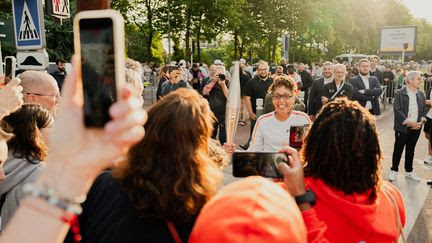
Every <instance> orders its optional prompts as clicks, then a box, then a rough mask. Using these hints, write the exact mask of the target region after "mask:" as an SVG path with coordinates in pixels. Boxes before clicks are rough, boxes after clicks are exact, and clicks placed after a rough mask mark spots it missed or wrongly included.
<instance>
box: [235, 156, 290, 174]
mask: <svg viewBox="0 0 432 243" xmlns="http://www.w3.org/2000/svg"><path fill="white" fill-rule="evenodd" d="M287 161H288V157H287V155H286V154H284V153H267V152H235V153H233V157H232V165H233V176H234V177H247V176H252V175H259V176H263V177H268V178H283V176H282V175H281V174H280V173H279V170H278V168H277V164H279V163H281V162H285V163H286V162H287Z"/></svg>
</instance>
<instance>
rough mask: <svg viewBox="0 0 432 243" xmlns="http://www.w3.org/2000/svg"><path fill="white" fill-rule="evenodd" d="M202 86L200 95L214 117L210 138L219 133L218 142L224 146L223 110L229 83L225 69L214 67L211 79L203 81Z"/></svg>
mask: <svg viewBox="0 0 432 243" xmlns="http://www.w3.org/2000/svg"><path fill="white" fill-rule="evenodd" d="M202 86H203V90H202V93H203V95H204V97H205V98H206V99H207V100H208V102H209V105H210V109H211V111H213V113H214V115H215V117H216V121H215V124H214V126H213V135H212V138H216V135H217V134H218V131H219V141H220V143H221V144H224V143H225V141H226V132H225V108H226V101H227V97H228V86H229V81H228V80H227V79H226V76H225V67H223V66H216V67H215V69H214V72H213V75H212V77H211V78H210V79H209V80H208V81H207V82H205V81H203V84H202Z"/></svg>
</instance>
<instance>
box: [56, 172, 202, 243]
mask: <svg viewBox="0 0 432 243" xmlns="http://www.w3.org/2000/svg"><path fill="white" fill-rule="evenodd" d="M79 223H80V229H81V235H82V241H81V242H83V243H85V242H104V243H110V242H112V243H114V242H116V243H117V242H122V243H132V242H133V243H135V242H136V243H142V242H155V243H156V242H174V239H173V237H172V236H171V233H170V231H169V229H168V227H167V225H166V223H165V221H152V222H147V221H144V220H143V219H141V218H140V217H139V214H138V212H137V211H136V210H135V207H134V206H133V205H132V203H131V202H130V200H129V197H128V195H127V193H126V192H125V191H124V190H123V189H122V187H121V185H120V182H119V181H117V180H115V179H114V178H112V176H111V172H104V173H102V174H101V175H100V176H99V177H98V178H97V179H96V181H95V182H94V183H93V185H92V188H91V189H90V191H89V193H88V195H87V200H86V201H85V203H84V204H83V213H82V214H81V216H80V217H79ZM194 223H195V222H191V223H189V224H187V225H178V224H176V225H175V227H176V230H177V232H178V234H179V235H180V238H181V239H182V241H183V242H187V241H188V239H189V235H190V233H191V232H192V227H193V224H194ZM71 236H72V234H71V233H69V234H68V237H67V238H66V240H65V242H74V241H73V240H72V237H71Z"/></svg>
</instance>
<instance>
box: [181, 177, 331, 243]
mask: <svg viewBox="0 0 432 243" xmlns="http://www.w3.org/2000/svg"><path fill="white" fill-rule="evenodd" d="M309 213H310V212H309ZM324 227H325V226H324ZM306 233H307V232H306V227H305V224H304V222H303V220H302V217H301V213H300V210H299V209H298V207H297V204H296V203H295V202H294V200H293V198H292V197H291V196H290V195H289V194H288V193H287V192H286V191H285V190H284V189H282V188H281V187H280V186H278V185H277V184H276V183H273V182H271V181H269V180H267V179H264V178H262V177H254V176H253V177H248V178H245V179H242V180H239V181H236V182H233V183H231V184H229V185H227V186H225V187H224V188H222V190H221V191H219V192H218V193H217V194H216V195H215V196H214V197H213V198H212V199H210V201H209V202H207V204H206V205H205V206H204V207H203V209H202V210H201V213H200V215H199V216H198V219H197V221H196V222H195V226H194V229H193V231H192V234H191V237H190V239H189V243H197V242H206V243H218V242H237V243H242V242H248V243H254V242H256V243H262V242H272V243H278V242H281V243H282V242H284V243H286V242H306V241H307V239H306V237H307V235H306Z"/></svg>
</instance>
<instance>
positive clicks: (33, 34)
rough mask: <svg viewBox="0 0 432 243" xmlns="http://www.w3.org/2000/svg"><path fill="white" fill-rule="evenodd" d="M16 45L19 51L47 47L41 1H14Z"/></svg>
mask: <svg viewBox="0 0 432 243" xmlns="http://www.w3.org/2000/svg"><path fill="white" fill-rule="evenodd" d="M12 9H13V16H14V31H15V45H16V47H17V49H18V50H37V49H41V48H44V47H45V24H44V13H43V8H42V2H41V0H13V1H12Z"/></svg>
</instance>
